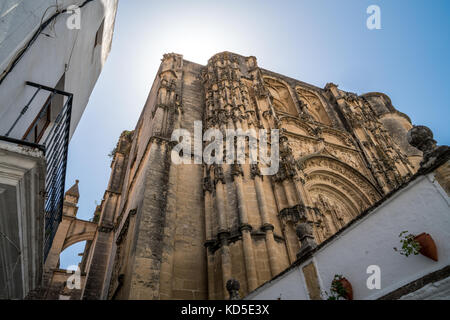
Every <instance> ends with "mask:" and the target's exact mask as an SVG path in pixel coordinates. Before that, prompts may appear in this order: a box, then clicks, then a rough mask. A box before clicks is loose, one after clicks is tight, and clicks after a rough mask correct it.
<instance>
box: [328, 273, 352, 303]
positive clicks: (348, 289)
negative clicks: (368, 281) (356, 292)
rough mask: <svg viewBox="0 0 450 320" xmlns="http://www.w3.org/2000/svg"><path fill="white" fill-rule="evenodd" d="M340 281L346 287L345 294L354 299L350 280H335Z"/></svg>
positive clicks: (346, 297)
mask: <svg viewBox="0 0 450 320" xmlns="http://www.w3.org/2000/svg"><path fill="white" fill-rule="evenodd" d="M333 281H337V282H340V283H341V284H342V287H343V288H344V289H345V292H346V295H345V296H344V298H345V299H347V300H353V288H352V284H351V283H350V281H348V280H347V279H346V278H342V279H340V280H333Z"/></svg>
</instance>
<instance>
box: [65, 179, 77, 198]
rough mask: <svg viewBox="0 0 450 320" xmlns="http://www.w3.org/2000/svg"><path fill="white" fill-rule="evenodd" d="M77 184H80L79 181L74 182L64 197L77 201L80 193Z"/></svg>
mask: <svg viewBox="0 0 450 320" xmlns="http://www.w3.org/2000/svg"><path fill="white" fill-rule="evenodd" d="M78 182H80V180H75V184H74V185H73V186H72V187H71V188H70V189H69V190H67V191H66V194H65V195H66V196H67V195H69V196H72V197H75V198H77V199H79V198H80V192H79V190H78Z"/></svg>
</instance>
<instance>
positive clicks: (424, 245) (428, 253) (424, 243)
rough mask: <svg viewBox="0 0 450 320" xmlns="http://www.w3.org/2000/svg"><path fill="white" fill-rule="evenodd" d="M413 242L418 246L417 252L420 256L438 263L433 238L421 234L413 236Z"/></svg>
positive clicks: (426, 234)
mask: <svg viewBox="0 0 450 320" xmlns="http://www.w3.org/2000/svg"><path fill="white" fill-rule="evenodd" d="M414 240H416V241H417V242H418V243H419V244H420V250H419V252H420V253H421V254H423V255H424V256H425V257H428V258H430V259H432V260H434V261H438V253H437V248H436V244H435V243H434V240H433V238H432V237H431V236H430V235H429V234H428V233H425V232H423V233H421V234H419V235H417V236H415V237H414Z"/></svg>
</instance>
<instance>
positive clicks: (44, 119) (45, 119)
mask: <svg viewBox="0 0 450 320" xmlns="http://www.w3.org/2000/svg"><path fill="white" fill-rule="evenodd" d="M50 99H51V96H49V97H48V99H47V101H45V103H44V106H43V107H42V108H41V110H39V113H38V115H37V117H36V119H35V120H34V121H33V122H32V123H31V126H30V127H29V128H28V130H27V132H26V133H25V136H24V137H23V140H25V141H29V142H33V143H38V142H39V140H41V138H42V136H43V134H44V132H45V129H47V127H48V125H49V124H50V115H51V112H50V109H51V103H50Z"/></svg>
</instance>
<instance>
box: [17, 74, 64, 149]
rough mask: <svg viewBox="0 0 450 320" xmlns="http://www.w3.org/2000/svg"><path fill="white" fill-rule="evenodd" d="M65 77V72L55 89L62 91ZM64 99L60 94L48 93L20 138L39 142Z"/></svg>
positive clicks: (60, 109) (57, 113)
mask: <svg viewBox="0 0 450 320" xmlns="http://www.w3.org/2000/svg"><path fill="white" fill-rule="evenodd" d="M65 79H66V77H65V74H63V76H62V77H61V79H59V81H58V83H57V84H56V87H55V89H58V90H61V91H63V90H64V86H65ZM65 100H66V98H65V97H64V96H62V95H58V94H55V95H53V97H52V95H50V96H49V97H48V98H47V100H46V101H45V103H44V105H43V106H42V108H41V109H40V110H39V113H38V114H37V116H36V119H34V121H33V122H32V123H31V125H30V127H29V128H28V130H27V131H26V133H25V135H24V137H23V138H22V139H23V140H25V141H28V142H33V143H39V141H40V140H41V138H42V136H43V135H44V133H45V130H46V129H47V128H48V126H49V125H50V123H51V122H53V121H55V120H56V118H57V117H58V115H59V113H60V112H61V111H62V108H63V107H64V102H65Z"/></svg>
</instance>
